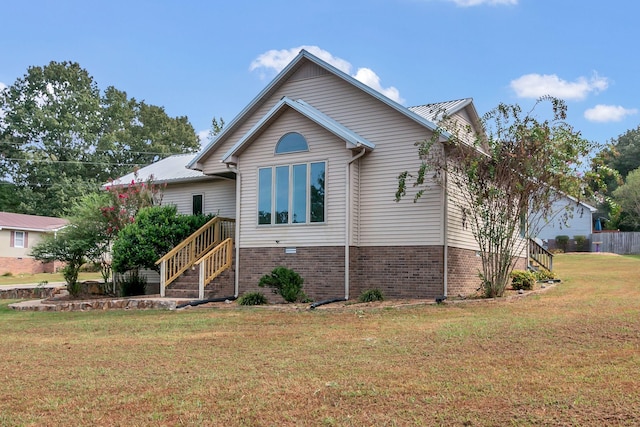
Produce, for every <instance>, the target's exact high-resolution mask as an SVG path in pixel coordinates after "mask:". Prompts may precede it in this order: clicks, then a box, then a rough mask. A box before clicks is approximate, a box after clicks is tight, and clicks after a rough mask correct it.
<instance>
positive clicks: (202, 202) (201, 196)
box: [191, 193, 204, 215]
mask: <svg viewBox="0 0 640 427" xmlns="http://www.w3.org/2000/svg"><path fill="white" fill-rule="evenodd" d="M196 196H200V209H201V212H200V214H202V215H204V193H191V215H198V214H196V213H195V209H194V208H195V203H194V201H195V200H194V199H195V197H196Z"/></svg>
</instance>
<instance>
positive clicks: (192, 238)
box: [155, 216, 236, 265]
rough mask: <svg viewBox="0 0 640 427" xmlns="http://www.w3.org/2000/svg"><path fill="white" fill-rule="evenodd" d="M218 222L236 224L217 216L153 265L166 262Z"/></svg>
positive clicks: (230, 219) (231, 219)
mask: <svg viewBox="0 0 640 427" xmlns="http://www.w3.org/2000/svg"><path fill="white" fill-rule="evenodd" d="M220 221H227V222H236V220H235V219H233V218H225V217H221V216H217V217H215V218H212V219H211V220H210V221H209V222H207V223H206V224H205V225H203V226H202V227H200V228H198V229H197V230H196V231H194V232H193V234H192V235H191V236H189V237H187V238H186V239H184V240H183V241H182V242H181V243H180V244H178V245H177V246H175V247H174V248H173V249H171V250H170V251H169V252H167V253H166V254H164V255H163V256H162V258H160V259H159V260H157V261H156V262H155V265H158V264H160V263H161V262H162V261H164V260H167V259H169V258H171V257H172V256H174V255H175V254H176V253H177V252H178V251H179V250H180V249H182V248H184V247H185V246H187V245H188V244H189V243H191V241H192V240H194V239H196V238H197V237H199V236H200V235H202V234H203V233H204V232H206V231H207V230H208V229H209V228H211V227H212V226H213V225H214V224H216V223H218V222H220Z"/></svg>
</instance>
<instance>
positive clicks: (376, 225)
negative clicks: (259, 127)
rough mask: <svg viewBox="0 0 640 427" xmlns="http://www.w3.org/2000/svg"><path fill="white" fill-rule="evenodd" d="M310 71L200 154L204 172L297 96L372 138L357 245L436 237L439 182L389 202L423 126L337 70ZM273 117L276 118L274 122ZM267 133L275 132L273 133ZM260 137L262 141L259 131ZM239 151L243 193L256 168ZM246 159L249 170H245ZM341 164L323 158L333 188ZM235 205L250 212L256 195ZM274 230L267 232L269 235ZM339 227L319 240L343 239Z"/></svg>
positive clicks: (437, 240)
mask: <svg viewBox="0 0 640 427" xmlns="http://www.w3.org/2000/svg"><path fill="white" fill-rule="evenodd" d="M317 74H319V76H317V77H307V76H312V75H314V73H312V72H311V71H310V70H309V69H301V70H300V71H299V74H295V75H294V76H293V78H292V79H291V80H289V81H287V82H286V83H284V84H283V85H282V86H281V87H279V88H278V89H277V90H276V91H275V92H274V93H273V94H272V95H271V96H270V98H269V99H268V100H266V102H265V103H263V104H262V105H260V106H259V107H258V108H257V109H256V112H255V113H254V114H253V115H252V116H251V117H250V118H248V120H247V121H246V122H244V123H243V125H242V126H241V127H240V128H239V129H238V130H237V131H236V132H234V133H233V134H232V135H229V139H228V140H226V141H225V142H224V143H223V144H221V146H220V148H219V149H218V150H216V152H214V154H213V155H212V156H210V157H209V159H207V160H206V165H205V166H206V167H205V172H207V171H208V170H210V169H209V164H213V163H216V164H217V163H218V162H219V160H220V158H221V157H222V155H223V154H224V152H226V151H227V150H228V149H229V148H230V147H231V146H233V144H235V142H236V141H237V140H238V139H239V138H241V137H242V136H243V135H244V134H245V133H246V132H247V131H248V130H249V129H251V127H252V126H253V125H254V124H255V123H256V122H257V121H258V120H259V119H260V118H262V117H263V116H264V115H265V114H266V113H267V112H268V111H269V109H271V108H272V107H273V105H275V103H276V102H278V101H279V100H280V99H281V98H282V97H283V96H288V97H290V98H292V99H302V100H304V101H305V102H307V103H309V104H311V105H312V106H313V107H315V108H317V109H319V110H320V111H322V112H323V113H324V114H326V115H328V116H330V117H331V118H333V119H334V120H336V121H338V122H339V123H341V124H342V125H343V126H346V127H348V128H349V129H351V130H353V131H354V132H357V133H358V134H360V135H361V136H363V137H364V138H366V139H368V140H369V141H371V142H372V143H374V144H376V148H375V150H374V151H373V152H371V153H369V154H367V155H365V156H364V157H363V158H362V159H360V176H359V179H360V197H359V215H358V217H357V221H358V222H359V224H358V226H357V227H354V230H357V231H356V232H357V233H358V236H359V239H358V241H359V244H360V245H365V246H368V245H371V246H376V245H380V246H383V245H437V244H442V243H443V239H442V197H441V193H440V191H441V190H440V188H439V187H437V186H435V185H434V186H432V187H431V188H430V189H429V190H428V191H427V192H426V193H425V195H424V196H423V197H422V199H421V200H420V201H419V203H416V204H414V203H413V201H412V199H411V197H408V198H406V199H404V200H402V201H401V202H400V203H396V202H395V201H394V197H395V192H396V189H397V177H398V174H400V173H401V172H402V171H404V170H410V171H415V170H417V168H418V166H419V159H418V154H417V148H416V147H415V146H414V143H415V142H416V141H420V140H424V139H426V138H428V137H429V136H430V133H429V130H428V129H426V128H424V127H423V126H421V125H419V124H417V123H416V122H414V121H412V120H411V119H409V118H407V117H406V116H404V115H402V114H401V113H399V112H397V111H395V110H394V109H392V108H390V107H389V106H387V105H385V104H384V103H382V102H380V101H378V100H376V99H375V98H373V97H371V96H370V95H368V94H367V93H365V92H363V91H361V90H360V89H358V88H356V87H354V86H352V85H351V84H349V83H347V82H345V81H344V80H342V79H340V78H339V77H336V76H334V75H332V74H330V75H322V73H317ZM280 123H281V122H280V121H278V124H280ZM286 130H287V131H291V130H295V129H286ZM283 131H284V129H283ZM279 136H281V135H278V137H279ZM273 137H274V138H275V135H274V136H273ZM260 140H261V141H262V137H261V138H260ZM274 143H275V142H274ZM254 144H255V143H254ZM338 147H339V148H343V147H344V142H342V141H341V142H339V145H338ZM249 150H251V148H250V149H249ZM249 150H248V151H249ZM345 152H346V150H345ZM346 153H348V152H346ZM246 155H247V154H246V153H243V154H241V155H240V161H239V167H240V168H241V171H242V173H243V188H242V192H243V193H245V192H247V191H248V192H250V193H253V192H255V175H256V174H257V169H255V168H257V167H258V164H257V162H256V161H255V160H253V159H256V158H257V157H259V156H257V155H256V154H255V153H252V154H251V155H250V157H251V159H252V160H249V163H248V164H247V163H246V161H247V160H246V159H245V158H244V157H245V156H246ZM261 155H262V159H265V160H266V159H268V158H269V157H265V156H272V155H273V148H270V151H269V152H266V151H262V152H261ZM302 157H304V158H305V159H309V160H315V158H316V157H315V153H314V155H313V156H312V155H310V154H309V155H307V156H304V155H302ZM240 165H241V166H240ZM248 165H251V167H252V168H254V169H253V170H249V168H248ZM344 166H345V165H344V160H343V162H342V164H341V165H340V166H339V167H336V166H335V165H333V164H331V162H330V165H329V170H328V172H327V174H328V176H329V175H331V178H330V179H331V182H329V184H330V185H331V188H334V186H335V182H337V181H336V179H335V178H336V177H334V176H333V174H334V173H340V174H342V175H344ZM211 170H213V166H211ZM245 179H247V180H249V179H250V180H251V184H252V185H253V187H251V186H249V183H248V182H247V183H246V185H247V186H246V187H245V185H244V184H245V182H244V180H245ZM343 179H344V178H343ZM340 193H341V195H342V196H341V197H342V198H344V181H342V184H341V186H340ZM327 194H328V196H329V197H332V194H331V193H329V189H327ZM251 197H252V198H255V195H254V194H252V195H251ZM241 204H242V205H243V215H244V213H245V209H251V217H252V218H254V217H255V201H254V202H252V205H251V206H249V207H247V206H245V198H243V199H242V201H241ZM328 206H329V207H330V208H332V207H333V202H332V201H330V202H328ZM330 213H332V214H333V212H330ZM335 213H337V212H335ZM353 213H355V212H353ZM352 217H353V215H352ZM329 220H330V221H332V220H335V218H334V217H332V216H330V217H329ZM250 223H251V224H250V226H253V227H254V228H255V226H254V225H253V224H254V221H253V219H252V220H251V221H250ZM243 226H244V222H243ZM276 234H277V233H275V232H274V233H273V235H276ZM338 234H339V233H338V232H337V231H332V232H331V233H329V234H328V235H327V238H326V240H327V241H330V242H338V240H339V241H340V242H341V243H342V242H343V241H344V236H341V237H340V239H338ZM296 236H297V234H296ZM275 240H276V239H272V240H271V241H268V240H260V239H258V240H256V239H253V238H252V239H251V243H250V244H251V245H256V244H264V245H267V244H269V245H273V244H274V243H275ZM311 242H314V244H315V242H316V240H315V239H311ZM318 244H320V243H318Z"/></svg>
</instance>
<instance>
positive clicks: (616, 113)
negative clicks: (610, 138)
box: [584, 104, 638, 123]
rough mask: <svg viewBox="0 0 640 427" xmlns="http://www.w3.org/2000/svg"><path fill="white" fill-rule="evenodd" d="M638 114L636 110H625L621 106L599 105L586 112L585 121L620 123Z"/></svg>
mask: <svg viewBox="0 0 640 427" xmlns="http://www.w3.org/2000/svg"><path fill="white" fill-rule="evenodd" d="M634 114H638V110H637V109H636V108H624V107H622V106H620V105H603V104H598V105H596V106H595V107H593V108H589V109H588V110H586V111H585V112H584V117H585V119H587V120H589V121H590V122H599V123H606V122H619V121H622V119H624V118H625V117H627V116H631V115H634Z"/></svg>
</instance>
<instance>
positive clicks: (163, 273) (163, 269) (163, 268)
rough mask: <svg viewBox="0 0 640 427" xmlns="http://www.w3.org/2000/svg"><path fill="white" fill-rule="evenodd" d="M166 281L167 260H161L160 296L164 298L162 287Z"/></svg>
mask: <svg viewBox="0 0 640 427" xmlns="http://www.w3.org/2000/svg"><path fill="white" fill-rule="evenodd" d="M166 281H167V261H165V260H162V262H161V263H160V296H161V297H163V298H164V294H165V292H164V288H165V283H166Z"/></svg>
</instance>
